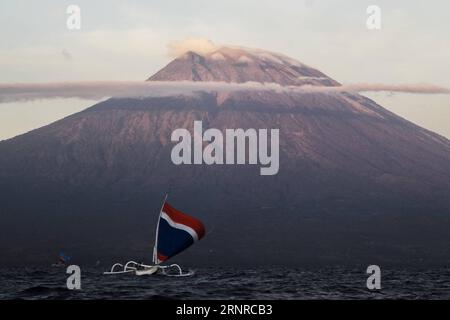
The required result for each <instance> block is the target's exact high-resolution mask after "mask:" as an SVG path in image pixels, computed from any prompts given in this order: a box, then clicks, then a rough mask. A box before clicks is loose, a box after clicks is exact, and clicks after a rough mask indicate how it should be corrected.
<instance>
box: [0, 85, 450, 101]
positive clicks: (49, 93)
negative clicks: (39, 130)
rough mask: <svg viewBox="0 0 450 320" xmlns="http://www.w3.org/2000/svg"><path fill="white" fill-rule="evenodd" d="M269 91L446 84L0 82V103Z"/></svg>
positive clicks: (425, 88)
mask: <svg viewBox="0 0 450 320" xmlns="http://www.w3.org/2000/svg"><path fill="white" fill-rule="evenodd" d="M238 91H271V92H279V93H283V92H284V93H290V94H305V93H322V94H339V93H343V92H351V93H358V92H377V91H387V92H404V93H421V94H450V88H447V87H440V86H435V85H428V84H399V85H392V84H370V83H360V84H348V85H342V86H336V87H327V86H311V85H303V86H282V85H279V84H277V83H259V82H245V83H227V82H199V81H82V82H50V83H11V84H6V83H3V84H2V83H0V103H1V102H3V103H4V102H14V101H30V100H36V99H53V98H79V99H88V100H100V99H104V98H109V97H117V98H124V97H131V98H133V97H134V98H138V97H164V96H172V95H191V94H195V93H197V92H238Z"/></svg>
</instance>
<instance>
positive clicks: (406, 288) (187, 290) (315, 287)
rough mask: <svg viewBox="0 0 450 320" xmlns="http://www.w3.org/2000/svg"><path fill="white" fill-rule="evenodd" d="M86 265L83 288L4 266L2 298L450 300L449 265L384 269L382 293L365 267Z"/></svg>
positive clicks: (52, 271)
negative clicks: (151, 269) (162, 270)
mask: <svg viewBox="0 0 450 320" xmlns="http://www.w3.org/2000/svg"><path fill="white" fill-rule="evenodd" d="M103 271H104V270H103V269H101V268H91V269H86V268H82V271H81V290H76V291H71V290H68V289H67V287H66V279H67V277H68V276H69V275H68V274H66V273H65V272H66V270H65V268H30V267H22V268H2V269H0V299H57V300H59V299H450V269H445V268H442V269H429V270H405V269H389V270H382V278H381V286H382V289H381V290H380V291H375V292H374V291H369V290H368V289H367V288H366V279H367V277H368V275H367V274H366V273H365V270H364V269H349V268H342V267H334V268H321V269H291V268H278V267H277V268H257V269H234V268H198V269H196V270H193V271H195V274H194V275H193V276H190V277H178V278H176V277H166V276H163V275H156V276H142V277H137V276H134V275H130V274H123V275H109V276H106V275H102V272H103Z"/></svg>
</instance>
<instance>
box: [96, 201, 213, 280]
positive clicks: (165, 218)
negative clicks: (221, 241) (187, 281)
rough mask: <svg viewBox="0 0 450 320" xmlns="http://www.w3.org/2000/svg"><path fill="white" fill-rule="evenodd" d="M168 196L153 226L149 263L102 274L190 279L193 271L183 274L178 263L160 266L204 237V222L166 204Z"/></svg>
mask: <svg viewBox="0 0 450 320" xmlns="http://www.w3.org/2000/svg"><path fill="white" fill-rule="evenodd" d="M167 196H168V195H167V194H166V196H165V197H164V201H163V204H162V207H161V210H160V211H159V218H158V223H157V225H156V236H155V245H154V247H153V259H152V264H151V265H147V264H143V263H138V262H135V261H128V262H127V263H125V264H121V263H115V264H114V265H113V266H112V267H111V270H110V271H107V272H104V273H103V274H104V275H117V274H134V275H137V276H144V275H154V274H161V275H165V276H172V277H186V276H191V275H193V274H194V272H192V271H189V272H183V270H182V269H181V267H180V266H179V265H178V264H170V265H161V263H163V262H165V261H167V260H168V259H169V258H171V257H173V256H175V255H177V254H178V253H180V252H183V251H184V250H186V249H187V248H189V247H190V246H191V245H193V244H194V243H195V242H196V241H198V240H200V239H202V238H203V237H204V235H205V227H204V225H203V223H202V222H201V221H200V220H198V219H196V218H194V217H191V216H188V215H187V214H185V213H182V212H181V211H179V210H177V209H175V208H174V207H172V206H171V205H170V204H169V203H168V202H167Z"/></svg>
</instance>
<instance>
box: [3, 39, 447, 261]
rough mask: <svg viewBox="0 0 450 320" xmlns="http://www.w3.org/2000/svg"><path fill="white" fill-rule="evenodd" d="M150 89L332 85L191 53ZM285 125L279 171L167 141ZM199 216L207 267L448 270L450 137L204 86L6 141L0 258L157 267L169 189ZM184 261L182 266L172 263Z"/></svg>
mask: <svg viewBox="0 0 450 320" xmlns="http://www.w3.org/2000/svg"><path fill="white" fill-rule="evenodd" d="M147 81H204V82H211V81H214V82H217V81H224V82H229V83H245V82H249V81H252V82H259V83H277V84H279V85H282V86H287V85H289V86H302V85H309V86H332V87H337V86H340V84H339V83H338V82H337V81H335V80H333V79H331V78H329V77H328V76H326V75H325V74H324V73H322V72H320V71H318V70H316V69H314V68H311V67H309V66H306V65H304V64H302V63H300V62H298V61H296V60H294V59H291V58H289V57H286V56H284V55H281V54H277V53H272V52H267V51H263V50H257V49H246V48H240V47H221V48H217V49H216V50H213V51H211V52H208V53H203V54H199V53H195V52H191V51H190V52H186V53H184V54H182V55H181V56H179V57H178V58H176V59H175V60H173V61H172V62H170V63H169V64H168V65H167V66H166V67H164V68H163V69H161V70H160V71H159V72H157V73H156V74H154V75H153V76H151V77H150V78H149V79H148V80H147ZM195 121H202V124H203V129H204V130H207V129H209V128H216V129H218V130H220V131H221V132H222V134H224V135H225V132H226V129H229V128H242V129H244V130H247V129H250V128H253V129H256V130H263V129H265V130H267V129H271V128H277V129H279V160H280V164H279V172H278V173H277V174H276V175H268V176H264V175H262V176H261V175H259V167H255V166H249V165H242V166H237V165H236V166H220V165H214V166H208V165H207V164H202V165H196V166H183V165H179V166H177V165H175V164H173V163H172V161H171V150H172V148H173V146H174V143H173V142H172V141H171V133H172V132H173V131H174V130H176V129H180V128H184V129H186V130H188V131H189V132H191V133H193V125H194V122H195ZM169 189H170V198H171V199H172V201H171V202H173V203H174V205H177V206H182V207H183V208H185V209H186V211H189V212H195V213H196V215H197V216H198V217H199V218H200V219H201V220H202V221H204V222H205V224H206V225H207V229H208V230H212V231H211V232H210V234H207V235H206V237H205V241H203V243H200V244H199V245H198V246H197V247H196V248H192V251H190V252H189V258H192V257H193V259H195V260H202V261H203V263H204V264H205V263H206V264H208V263H209V264H233V265H237V264H247V265H248V264H251V265H263V264H284V265H305V264H308V265H310V264H322V263H326V264H329V263H339V264H359V263H366V262H368V263H370V264H383V263H407V264H442V263H446V262H448V259H450V246H449V244H450V233H449V232H448V230H450V198H449V197H448V195H449V193H450V141H449V140H447V139H446V138H444V137H442V136H439V135H437V134H435V133H433V132H430V131H428V130H426V129H423V128H421V127H419V126H417V125H415V124H413V123H411V122H409V121H407V120H405V119H403V118H401V117H399V116H397V115H395V114H393V113H391V112H389V111H387V110H386V109H384V108H383V107H381V106H379V105H378V104H377V103H375V102H374V101H372V100H370V99H368V98H366V97H364V96H363V95H359V94H355V93H348V92H335V93H320V92H311V93H302V94H294V93H289V92H270V91H264V92H262V91H261V92H258V91H248V92H245V91H239V92H221V91H218V92H214V93H211V92H209V93H206V92H198V93H196V94H191V95H173V96H168V97H147V98H111V99H108V100H106V101H104V102H100V103H98V104H96V105H94V106H92V107H90V108H88V109H86V110H84V111H82V112H80V113H77V114H74V115H71V116H69V117H67V118H64V119H62V120H59V121H57V122H55V123H52V124H50V125H48V126H45V127H42V128H39V129H37V130H34V131H31V132H29V133H27V134H24V135H21V136H17V137H15V138H13V139H9V140H6V141H2V142H0V195H1V198H0V199H1V200H0V212H1V215H0V252H1V255H0V259H1V260H2V261H0V262H1V263H15V262H20V263H24V262H25V261H27V262H43V263H47V261H51V259H52V257H53V256H54V255H55V252H59V250H60V249H63V250H65V251H66V252H71V255H72V256H73V257H77V258H78V259H79V260H82V261H85V262H90V261H96V260H97V259H99V257H100V259H102V260H103V261H105V260H112V259H114V260H115V259H119V260H120V259H122V258H126V257H130V256H141V257H142V259H143V260H145V259H147V258H149V257H151V250H150V248H151V246H152V244H151V243H148V242H147V241H148V234H149V231H148V230H153V229H152V228H153V227H154V226H155V223H156V218H155V217H156V213H157V212H158V210H159V206H160V203H161V201H162V198H163V195H164V193H165V192H166V191H167V190H169ZM179 259H181V260H182V259H188V257H184V256H183V255H180V257H179Z"/></svg>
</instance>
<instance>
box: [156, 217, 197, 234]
mask: <svg viewBox="0 0 450 320" xmlns="http://www.w3.org/2000/svg"><path fill="white" fill-rule="evenodd" d="M161 218H162V219H164V220H166V221H167V223H168V224H169V225H170V226H171V227H173V228H175V229H180V230H183V231H186V232H187V233H189V234H190V235H191V236H192V238H194V241H197V240H198V235H197V232H195V230H194V229H192V228H191V227H188V226H187V225H185V224H181V223H177V222H175V221H173V220H172V219H171V218H170V217H169V215H168V214H167V213H165V212H164V211H161Z"/></svg>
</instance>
